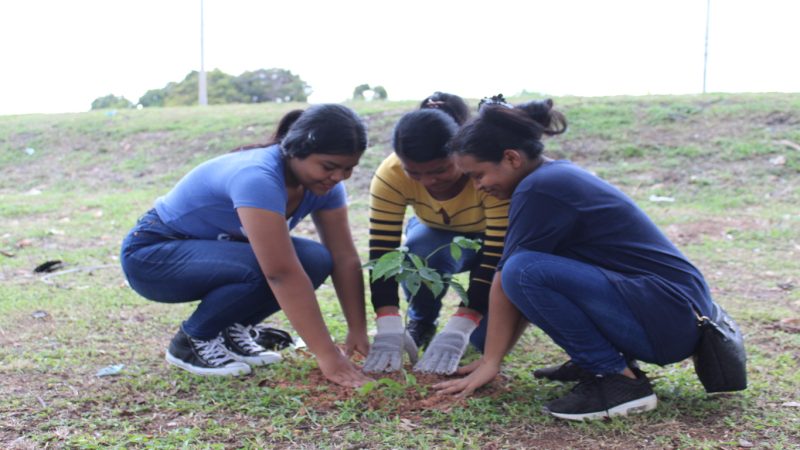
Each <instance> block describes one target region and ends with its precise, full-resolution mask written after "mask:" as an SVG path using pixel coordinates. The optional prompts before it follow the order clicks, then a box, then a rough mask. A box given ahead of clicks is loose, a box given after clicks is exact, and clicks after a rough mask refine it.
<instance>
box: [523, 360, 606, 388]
mask: <svg viewBox="0 0 800 450" xmlns="http://www.w3.org/2000/svg"><path fill="white" fill-rule="evenodd" d="M587 376H592V374H590V373H589V372H587V371H586V370H584V369H582V368H581V367H580V366H578V365H577V364H575V363H574V362H572V360H571V359H570V360H569V361H567V362H565V363H564V364H560V365H558V366H549V367H543V368H541V369H536V370H534V371H533V377H534V378H547V379H548V380H551V381H563V382H568V381H580V380H582V379H583V378H585V377H587Z"/></svg>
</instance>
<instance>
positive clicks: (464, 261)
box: [403, 217, 488, 351]
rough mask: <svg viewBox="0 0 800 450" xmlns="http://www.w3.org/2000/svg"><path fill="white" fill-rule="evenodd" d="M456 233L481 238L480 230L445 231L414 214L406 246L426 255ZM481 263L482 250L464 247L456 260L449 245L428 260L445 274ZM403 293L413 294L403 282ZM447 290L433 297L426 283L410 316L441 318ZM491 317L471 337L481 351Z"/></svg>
mask: <svg viewBox="0 0 800 450" xmlns="http://www.w3.org/2000/svg"><path fill="white" fill-rule="evenodd" d="M456 236H464V237H466V238H469V239H477V238H479V237H480V234H479V233H458V232H455V231H445V230H439V229H436V228H431V227H428V226H426V225H425V224H423V223H421V222H420V221H419V220H418V219H417V218H416V217H412V218H411V219H410V220H409V221H408V225H407V226H406V242H405V245H406V247H408V250H409V251H410V252H411V253H414V254H416V255H418V256H419V257H421V258H423V259H424V258H425V257H426V256H428V255H429V254H430V253H431V252H432V251H434V250H436V249H437V248H439V247H440V246H442V245H445V244H449V243H450V242H452V241H453V238H454V237H456ZM476 264H478V253H477V252H475V251H472V250H464V251H463V252H462V254H461V259H459V260H458V261H456V260H454V259H453V257H452V256H451V255H450V250H449V249H448V248H447V247H445V248H443V249H442V250H439V251H438V252H436V254H434V255H433V256H431V258H430V259H429V260H428V266H429V267H432V268H434V269H436V270H438V271H439V273H441V274H455V273H461V272H464V271H467V270H472V268H473V267H475V265H476ZM403 292H405V295H406V299H408V298H410V297H411V293H410V292H409V291H408V289H407V288H406V286H405V285H403ZM446 293H447V289H446V288H445V290H443V291H442V292H441V294H439V295H438V296H437V297H434V296H433V292H431V290H430V289H428V288H427V287H426V286H425V285H424V284H423V285H422V286H421V287H420V288H419V291H417V295H415V296H414V298H413V301H412V302H411V304H410V305H409V307H408V317H409V319H412V320H417V321H420V322H423V323H429V324H432V323H434V322H435V321H436V319H437V318H438V317H439V311H440V310H441V309H442V298H443V297H444V295H445V294H446ZM487 322H488V316H487V317H484V318H483V320H481V323H480V325H479V326H478V328H477V329H475V331H473V332H472V335H471V336H470V342H472V345H474V346H475V347H476V348H477V349H478V350H481V351H483V344H484V341H485V340H486V324H487Z"/></svg>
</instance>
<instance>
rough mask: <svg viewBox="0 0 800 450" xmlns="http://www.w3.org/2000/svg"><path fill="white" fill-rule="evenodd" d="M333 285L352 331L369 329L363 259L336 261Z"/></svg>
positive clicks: (356, 257)
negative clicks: (362, 270)
mask: <svg viewBox="0 0 800 450" xmlns="http://www.w3.org/2000/svg"><path fill="white" fill-rule="evenodd" d="M331 279H332V280H333V286H334V288H335V289H336V296H337V297H338V299H339V304H340V305H342V312H343V313H344V318H345V320H346V321H347V327H348V329H349V330H350V331H355V332H364V333H366V330H367V319H366V311H365V307H364V277H363V275H362V272H361V261H360V260H359V259H358V256H355V257H351V258H348V259H347V260H345V261H336V263H335V264H334V268H333V273H332V274H331Z"/></svg>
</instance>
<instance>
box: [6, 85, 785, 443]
mask: <svg viewBox="0 0 800 450" xmlns="http://www.w3.org/2000/svg"><path fill="white" fill-rule="evenodd" d="M530 98H533V97H531V96H529V95H526V96H525V97H524V98H519V99H512V101H514V102H515V103H516V102H518V101H520V102H521V101H523V100H527V99H530ZM555 102H556V105H557V107H559V108H561V109H562V110H563V111H564V112H565V114H566V115H567V118H568V120H569V125H570V129H569V131H568V132H567V134H565V135H563V136H560V137H557V138H554V139H550V140H548V141H547V143H546V144H547V146H548V149H549V151H550V152H551V154H552V155H553V156H556V157H563V158H569V159H572V160H574V161H576V162H577V163H579V164H581V165H582V166H584V167H586V168H587V169H589V170H591V171H593V172H595V173H597V174H598V175H600V176H602V177H604V178H607V179H608V180H610V181H611V182H613V183H615V184H616V185H617V186H619V187H620V188H621V189H622V190H624V191H625V192H627V193H628V194H629V195H631V196H632V197H633V198H634V199H635V200H636V201H637V203H639V204H640V205H641V206H642V207H643V208H644V209H645V211H646V212H647V213H648V214H649V215H650V216H651V217H652V218H653V219H654V220H655V221H656V223H658V224H659V225H660V226H661V227H662V229H663V230H664V231H665V233H666V234H667V235H668V236H669V237H670V238H671V239H673V240H674V241H675V242H676V243H677V244H678V245H679V247H680V248H681V249H682V250H683V251H684V252H685V253H686V254H687V255H688V256H689V258H690V259H691V260H692V261H693V262H694V263H695V264H696V265H697V266H698V267H700V268H701V270H702V271H703V272H704V274H705V275H706V277H707V279H708V281H709V284H710V285H711V287H712V291H713V294H714V296H715V297H716V298H717V300H718V301H719V302H720V303H721V304H722V305H723V306H725V307H726V308H727V309H728V310H729V311H730V312H731V313H732V314H733V316H734V317H736V318H737V319H738V321H739V322H740V325H741V326H742V328H743V330H744V331H745V333H746V335H747V345H748V352H749V377H750V388H749V389H748V390H747V391H744V392H742V393H735V394H723V395H715V396H709V395H706V394H705V393H704V392H703V390H702V387H701V386H700V384H699V382H698V381H697V379H696V377H695V375H694V372H693V369H692V366H691V363H690V362H688V361H686V362H683V363H679V364H673V365H670V366H667V367H658V366H650V365H646V366H645V369H646V370H648V371H649V373H650V375H651V376H652V377H653V378H654V387H655V390H656V393H657V394H658V396H659V400H660V405H659V407H658V409H656V410H655V411H653V412H652V413H648V414H645V415H642V416H638V417H631V418H627V419H623V420H612V421H607V422H594V423H585V424H583V423H579V424H575V423H564V422H561V421H557V420H555V419H553V418H551V417H549V416H547V415H544V414H542V412H541V408H542V406H543V405H544V404H545V403H547V402H548V401H549V400H550V399H552V398H554V397H556V396H558V395H560V394H562V393H563V392H565V391H566V390H567V389H568V386H562V385H560V384H558V383H548V382H543V381H541V380H537V379H534V378H533V377H532V375H531V373H532V370H533V369H534V368H536V367H540V366H542V365H548V364H553V363H559V362H561V361H562V360H563V359H564V355H563V353H562V352H561V351H560V350H559V349H558V348H557V347H556V346H555V345H554V344H553V343H552V342H551V341H550V340H549V338H547V337H546V336H545V335H544V334H543V333H542V332H541V331H539V330H529V331H528V332H527V333H526V334H525V335H524V336H523V338H522V340H521V342H520V344H519V346H518V347H517V348H516V349H515V351H514V352H513V353H512V354H511V355H510V357H509V358H507V360H506V362H505V364H504V368H503V373H502V376H501V377H500V378H499V379H498V380H496V381H495V382H494V383H492V384H491V385H490V386H489V387H488V388H486V389H483V390H481V391H478V393H477V394H476V395H475V396H473V397H471V398H469V399H467V400H465V401H460V402H453V401H452V400H448V399H444V400H443V399H440V398H438V397H436V396H435V395H433V394H432V390H431V389H430V387H429V384H428V383H429V382H430V379H429V378H425V377H422V376H415V375H414V374H413V373H411V372H407V373H403V374H396V375H392V376H391V377H386V378H381V379H380V380H379V381H378V382H376V383H375V385H374V386H372V387H371V388H370V389H365V390H363V391H358V390H346V389H344V388H339V387H336V386H331V385H329V384H327V383H323V382H321V381H320V374H319V372H318V370H317V369H316V365H315V363H314V361H313V359H312V358H311V357H310V356H309V355H308V354H307V353H305V352H303V351H297V352H289V351H287V352H284V353H285V360H284V361H283V362H282V363H280V364H276V365H273V366H270V367H266V368H258V369H256V370H255V373H254V374H253V375H252V376H250V377H245V378H241V379H204V378H200V377H195V376H192V375H190V374H188V373H183V372H180V371H178V370H175V369H171V368H170V367H168V366H167V365H166V364H165V363H164V361H163V349H164V347H165V345H166V343H167V342H168V340H169V339H170V338H171V336H172V334H173V333H174V332H175V330H176V328H177V326H178V324H179V323H180V322H181V320H183V319H184V318H185V317H186V316H187V315H188V314H190V313H191V311H192V309H193V306H194V305H193V304H184V305H163V304H157V303H153V302H148V301H146V300H144V299H142V298H141V297H139V296H138V295H136V294H135V293H134V292H132V291H131V290H130V288H128V287H127V285H126V284H125V281H124V278H123V276H122V274H121V272H120V270H119V267H118V257H117V254H118V251H119V242H120V241H121V239H122V237H123V236H124V234H125V233H126V232H127V230H128V229H129V228H130V227H131V226H132V224H133V223H134V222H135V220H136V218H137V217H138V216H139V215H141V214H142V213H143V212H144V211H145V210H147V209H148V208H149V207H150V205H151V204H152V202H153V200H154V199H155V198H156V197H158V196H159V195H162V194H163V193H165V192H166V191H167V190H168V189H169V188H170V187H171V186H172V185H173V184H174V183H175V182H176V181H177V180H178V179H179V178H180V177H181V176H182V175H183V173H185V171H186V170H188V169H189V168H191V167H192V166H193V165H195V164H197V163H198V162H200V161H203V160H206V159H208V158H210V157H213V156H215V155H219V154H222V153H224V152H227V151H228V150H230V149H231V148H233V147H236V146H238V145H242V144H248V143H253V142H263V141H264V140H266V138H267V137H268V136H269V134H270V133H271V130H272V128H273V127H274V125H275V123H276V121H277V120H278V119H279V118H280V117H281V115H282V114H283V113H285V112H286V111H288V110H290V109H292V108H296V107H302V106H303V105H230V106H216V107H208V108H165V109H153V110H142V111H136V110H132V111H120V112H118V113H117V114H115V115H107V114H106V113H104V112H90V113H82V114H61V115H29V116H4V117H0V170H2V173H3V174H4V176H3V177H0V218H1V220H0V251H2V252H3V253H2V254H0V380H2V381H0V398H2V399H3V401H2V402H0V447H4V448H6V447H8V448H15V447H18V448H43V447H60V448H109V447H116V448H128V447H133V448H139V447H153V448H176V447H180V448H231V447H234V448H271V447H280V448H286V447H294V448H429V447H442V448H521V447H528V448H598V447H600V446H603V447H604V448H685V449H695V448H709V449H712V448H713V449H716V448H736V447H739V446H740V445H743V443H744V442H745V441H746V442H750V443H751V444H752V445H753V447H754V448H778V449H781V448H785V449H790V448H798V446H800V438H799V437H798V436H800V419H798V417H800V416H799V415H798V413H799V412H800V410H799V409H798V408H797V407H792V406H786V405H791V404H792V403H791V402H800V390H798V386H800V360H799V358H800V357H798V355H800V333H798V332H797V330H796V329H794V328H791V327H790V326H788V325H786V323H785V322H783V320H785V319H792V318H798V317H800V275H798V274H800V212H798V208H797V205H798V204H800V189H798V188H799V187H800V186H798V185H800V181H799V180H800V173H799V172H800V152H798V151H797V150H795V149H792V148H791V147H790V146H787V145H786V144H783V143H781V142H780V141H781V140H789V141H791V142H794V143H800V131H798V129H800V95H778V94H762V95H755V94H748V95H732V94H709V95H705V96H681V97H665V96H656V97H611V98H577V97H565V98H556V99H555ZM470 103H471V104H473V105H475V104H477V101H476V100H474V99H472V100H470ZM351 106H353V107H354V108H356V109H357V110H358V112H359V113H360V114H362V115H363V116H364V118H365V120H366V122H367V124H368V126H369V137H370V142H371V145H370V149H369V150H368V151H367V153H366V154H365V155H364V157H363V158H362V161H361V166H360V167H358V170H357V171H356V173H355V175H354V177H353V178H352V179H351V180H349V181H348V188H349V195H350V200H351V215H350V222H351V226H352V228H353V230H354V237H355V239H356V244H357V246H358V249H359V252H360V253H361V255H362V258H364V259H366V256H367V252H366V246H367V236H366V230H367V196H366V189H367V188H368V185H369V178H370V176H371V174H372V172H373V171H374V169H375V168H376V167H377V165H378V164H379V163H380V161H381V160H382V159H383V157H384V156H385V155H386V154H388V152H389V151H390V147H391V131H392V127H393V125H394V123H395V122H396V121H397V119H399V117H400V116H401V115H402V114H403V113H404V112H406V111H409V110H411V109H413V108H415V107H416V103H415V102H402V103H395V102H384V103H353V104H351ZM27 148H32V149H34V152H33V154H32V155H29V154H28V153H26V151H25V149H27ZM778 156H782V157H783V158H784V162H783V163H782V164H781V163H780V160H775V159H774V158H776V157H778ZM774 161H777V162H778V163H776V162H774ZM651 196H667V197H672V198H673V199H674V202H653V201H651V200H650V198H651ZM54 259H58V260H62V261H64V263H65V267H64V268H65V269H68V270H69V269H74V271H72V272H65V273H62V274H59V275H55V276H50V277H46V276H45V277H43V276H41V275H39V274H33V273H32V269H33V268H34V267H36V266H37V265H38V264H40V263H42V262H44V261H48V260H54ZM781 286H783V287H781ZM318 296H319V299H320V305H321V307H322V310H323V314H324V316H325V319H326V322H327V323H328V326H329V328H330V329H331V331H332V333H333V335H334V337H335V338H336V339H337V340H339V341H342V340H343V339H344V336H345V334H346V326H345V324H344V322H343V320H342V316H341V311H340V309H339V306H338V302H337V301H336V299H335V295H334V292H333V289H332V287H331V286H329V285H324V286H323V287H322V288H320V290H319V291H318ZM446 303H447V309H448V311H449V310H452V308H454V306H455V303H456V302H455V299H454V298H453V297H449V298H448V299H447V302H446ZM41 311H44V312H46V315H45V316H44V317H40V316H41V313H40V312H41ZM34 313H38V314H37V315H36V317H34ZM269 321H270V322H271V323H273V324H274V325H276V326H279V327H284V328H288V323H287V321H286V319H285V317H284V316H283V314H282V313H278V314H276V315H275V316H274V317H272V318H270V319H269ZM477 357H478V355H477V354H475V353H474V352H469V353H468V355H467V361H469V360H473V359H475V358H477ZM111 364H124V365H125V368H124V369H123V370H122V372H121V373H120V374H119V375H117V376H112V377H104V378H99V377H97V376H96V375H95V374H96V372H97V371H98V370H99V369H101V368H103V367H106V366H108V365H111Z"/></svg>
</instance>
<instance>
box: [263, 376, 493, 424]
mask: <svg viewBox="0 0 800 450" xmlns="http://www.w3.org/2000/svg"><path fill="white" fill-rule="evenodd" d="M371 376H372V377H373V378H375V379H376V380H377V381H376V386H375V387H374V388H373V389H372V390H370V391H369V392H365V393H361V392H360V391H359V389H353V388H348V387H344V386H337V385H335V384H333V383H331V382H329V381H328V380H327V379H326V378H325V376H324V375H323V374H322V372H321V371H320V370H319V369H317V368H315V369H313V370H311V372H310V373H309V374H308V376H307V377H305V378H304V379H303V380H299V381H285V380H272V379H264V380H261V381H260V382H259V383H258V385H259V386H261V387H265V388H296V389H301V390H307V391H308V390H312V391H313V397H314V405H313V407H314V409H315V410H317V411H334V410H336V409H338V408H339V407H340V404H341V403H342V402H344V401H346V400H349V399H352V398H358V399H359V400H360V402H361V403H362V405H363V406H364V407H366V408H367V409H370V410H380V411H382V412H384V413H390V414H396V415H399V416H402V417H404V418H408V419H412V420H413V419H415V418H419V416H418V413H419V412H421V411H424V410H439V411H444V412H447V411H450V410H451V409H453V408H458V407H462V406H464V405H465V400H464V399H463V398H460V397H455V396H452V395H439V394H437V393H436V392H435V391H434V390H433V385H434V384H436V383H439V382H442V381H445V380H448V379H452V378H453V377H447V376H443V375H435V374H420V373H414V377H415V379H416V382H415V383H408V382H407V381H406V380H405V378H404V377H405V374H403V373H402V372H392V373H385V374H371ZM382 379H389V380H392V381H394V382H396V383H397V385H392V386H387V385H386V384H381V383H380V381H379V380H382ZM320 386H323V387H324V389H316V388H318V387H320ZM507 391H508V388H507V387H506V386H505V384H504V383H503V382H502V381H501V379H500V378H498V379H496V380H495V381H493V382H491V383H490V384H488V385H487V386H485V387H483V388H481V389H480V390H479V391H478V393H477V394H476V395H479V396H481V397H492V398H494V397H497V396H499V395H501V394H503V393H505V392H507Z"/></svg>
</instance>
